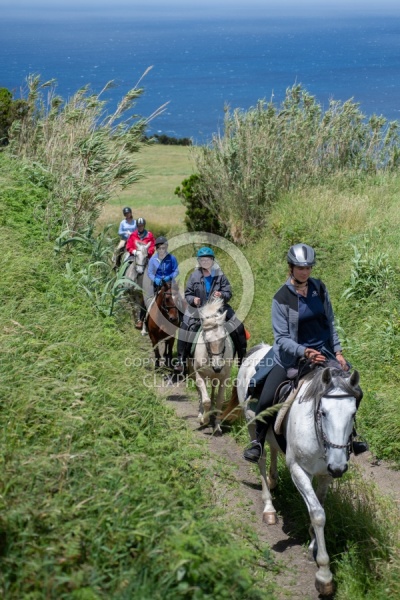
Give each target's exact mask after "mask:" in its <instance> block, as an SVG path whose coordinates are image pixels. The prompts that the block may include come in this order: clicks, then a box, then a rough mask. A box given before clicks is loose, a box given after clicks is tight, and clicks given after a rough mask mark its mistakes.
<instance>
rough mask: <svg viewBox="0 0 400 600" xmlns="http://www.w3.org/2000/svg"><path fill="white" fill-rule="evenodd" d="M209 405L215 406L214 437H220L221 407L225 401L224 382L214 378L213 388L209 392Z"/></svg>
mask: <svg viewBox="0 0 400 600" xmlns="http://www.w3.org/2000/svg"><path fill="white" fill-rule="evenodd" d="M217 389H218V391H217V401H216V403H215V404H214V394H215V391H216V390H217ZM211 394H212V395H211V405H212V406H213V407H214V406H215V425H214V435H222V429H221V414H222V406H223V404H224V400H225V385H224V381H223V380H220V379H216V378H214V381H213V387H212V392H211Z"/></svg>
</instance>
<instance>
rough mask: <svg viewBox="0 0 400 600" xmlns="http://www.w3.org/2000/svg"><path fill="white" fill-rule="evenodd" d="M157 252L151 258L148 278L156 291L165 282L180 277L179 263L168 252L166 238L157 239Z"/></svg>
mask: <svg viewBox="0 0 400 600" xmlns="http://www.w3.org/2000/svg"><path fill="white" fill-rule="evenodd" d="M155 245H156V252H155V254H154V255H153V256H152V257H151V259H150V261H149V267H148V271H147V273H148V276H149V278H150V279H151V281H152V282H153V285H154V291H157V289H158V288H159V287H160V285H161V284H162V283H163V281H164V282H166V283H167V282H168V281H172V280H174V279H175V278H176V277H177V276H178V275H179V268H178V261H177V260H176V258H175V256H173V254H169V252H168V240H167V238H165V237H164V236H160V237H158V238H157V239H156V243H155Z"/></svg>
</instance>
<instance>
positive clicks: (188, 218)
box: [175, 175, 224, 234]
mask: <svg viewBox="0 0 400 600" xmlns="http://www.w3.org/2000/svg"><path fill="white" fill-rule="evenodd" d="M199 186H200V178H199V176H198V175H191V176H190V177H188V178H187V179H184V180H183V181H182V186H181V187H177V188H176V190H175V194H176V195H177V196H179V198H181V200H182V203H183V204H184V205H185V207H186V215H185V225H186V229H187V230H188V231H207V232H209V233H216V234H222V233H223V232H224V228H223V227H222V226H221V222H220V221H219V220H218V217H217V215H216V214H215V212H214V211H212V210H210V208H209V207H208V206H204V203H203V202H202V200H201V193H200V192H199Z"/></svg>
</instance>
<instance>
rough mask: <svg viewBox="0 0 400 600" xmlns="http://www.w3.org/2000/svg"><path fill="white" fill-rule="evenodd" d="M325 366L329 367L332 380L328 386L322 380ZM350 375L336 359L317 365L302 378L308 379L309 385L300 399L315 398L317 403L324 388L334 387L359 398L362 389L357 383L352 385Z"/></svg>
mask: <svg viewBox="0 0 400 600" xmlns="http://www.w3.org/2000/svg"><path fill="white" fill-rule="evenodd" d="M326 368H329V370H330V372H331V377H332V381H331V383H330V384H329V385H328V386H327V385H326V383H325V382H324V381H323V380H322V375H323V372H324V370H325V369H326ZM350 377H351V373H350V372H349V371H343V370H342V369H341V368H340V367H339V366H338V363H337V362H336V361H329V362H328V364H327V366H325V367H318V368H316V369H314V370H313V371H311V372H310V373H308V374H307V375H305V376H304V377H303V378H302V379H303V381H310V385H309V386H307V389H306V390H305V392H304V395H302V398H301V401H302V402H307V401H308V400H315V401H316V402H317V403H318V402H319V401H320V399H321V398H322V396H323V395H324V393H325V392H326V390H327V389H330V388H334V387H335V388H339V389H340V390H342V391H343V392H344V393H346V394H349V395H350V396H354V397H355V398H356V400H359V399H360V398H361V397H362V390H361V388H360V387H359V386H358V385H357V386H355V387H354V386H353V385H351V384H350Z"/></svg>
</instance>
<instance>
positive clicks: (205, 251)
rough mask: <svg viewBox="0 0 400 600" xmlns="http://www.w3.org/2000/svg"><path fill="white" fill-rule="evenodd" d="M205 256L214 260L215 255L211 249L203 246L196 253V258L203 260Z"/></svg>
mask: <svg viewBox="0 0 400 600" xmlns="http://www.w3.org/2000/svg"><path fill="white" fill-rule="evenodd" d="M205 256H209V257H210V258H215V254H214V252H213V250H211V248H208V246H203V247H202V248H200V250H199V251H198V252H197V258H203V257H205Z"/></svg>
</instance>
